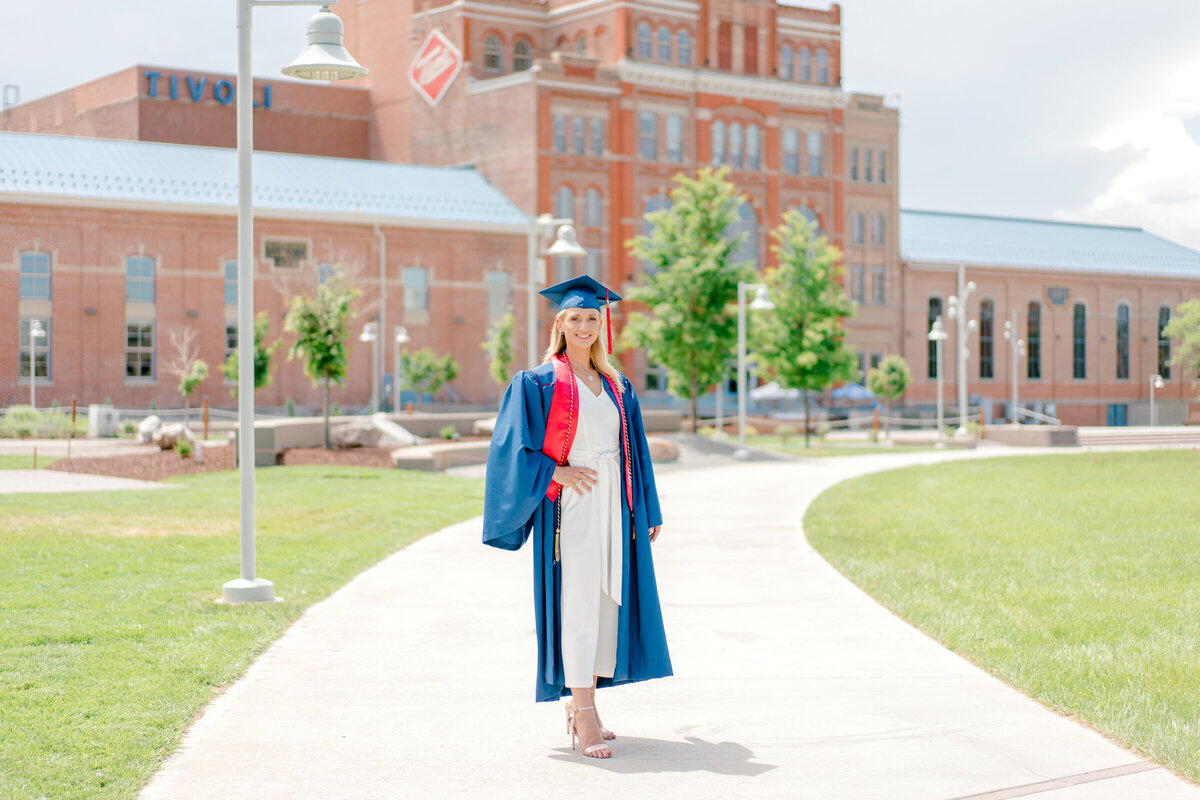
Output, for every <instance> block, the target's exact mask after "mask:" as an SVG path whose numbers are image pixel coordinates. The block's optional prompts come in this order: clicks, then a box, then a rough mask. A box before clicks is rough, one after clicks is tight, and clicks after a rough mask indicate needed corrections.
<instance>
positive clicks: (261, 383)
mask: <svg viewBox="0 0 1200 800" xmlns="http://www.w3.org/2000/svg"><path fill="white" fill-rule="evenodd" d="M270 330H271V320H270V318H269V317H268V316H267V312H265V311H260V312H258V314H257V315H256V316H255V317H254V388H255V389H262V388H263V387H265V386H270V385H271V356H273V355H275V351H276V350H277V349H279V344H280V342H279V340H278V339H276V340H275V341H273V342H271V343H270V344H268V343H267V334H268V333H269V332H270ZM241 335H242V334H241V331H238V338H239V340H240V338H241ZM221 372H222V373H223V374H224V375H225V379H226V380H229V381H233V385H232V386H230V387H229V393H230V394H232V395H233V396H234V397H237V394H238V393H237V383H238V351H237V348H234V350H233V352H232V353H230V354H229V356H228V357H227V358H226V359H225V363H224V364H222V365H221Z"/></svg>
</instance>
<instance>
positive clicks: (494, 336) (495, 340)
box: [481, 306, 516, 387]
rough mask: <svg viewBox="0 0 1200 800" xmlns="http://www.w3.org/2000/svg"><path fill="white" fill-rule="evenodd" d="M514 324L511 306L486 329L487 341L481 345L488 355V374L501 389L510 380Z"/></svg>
mask: <svg viewBox="0 0 1200 800" xmlns="http://www.w3.org/2000/svg"><path fill="white" fill-rule="evenodd" d="M515 324H516V322H515V320H514V319H513V310H512V306H509V307H508V310H507V311H505V312H504V316H502V317H500V319H498V320H496V322H495V324H494V325H492V327H491V328H489V329H488V338H487V341H485V342H484V343H483V344H482V345H481V346H482V347H483V349H484V350H485V351H486V352H487V354H488V374H489V375H490V376H491V377H492V380H494V381H495V382H496V383H497V384H498V385H499V386H501V387H503V386H506V385H507V384H508V381H509V379H510V378H512V364H513V357H514V354H513V328H514V327H515Z"/></svg>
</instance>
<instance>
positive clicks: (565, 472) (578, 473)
mask: <svg viewBox="0 0 1200 800" xmlns="http://www.w3.org/2000/svg"><path fill="white" fill-rule="evenodd" d="M552 477H553V478H554V482H555V483H557V484H559V485H561V486H563V487H565V488H567V489H574V490H575V493H576V494H579V495H583V494H584V493H585V492H590V491H591V490H592V487H593V486H595V485H596V470H594V469H588V468H587V467H555V468H554V475H553V476H552Z"/></svg>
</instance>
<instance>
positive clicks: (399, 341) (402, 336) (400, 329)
mask: <svg viewBox="0 0 1200 800" xmlns="http://www.w3.org/2000/svg"><path fill="white" fill-rule="evenodd" d="M395 337H396V373H395V382H396V403H395V405H394V406H393V407H392V413H394V414H399V413H400V349H401V348H402V347H404V345H406V344H408V343H409V342H411V341H412V339H411V338H410V337H409V335H408V328H406V327H404V326H403V325H397V326H396V332H395Z"/></svg>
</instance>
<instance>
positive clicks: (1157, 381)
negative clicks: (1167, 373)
mask: <svg viewBox="0 0 1200 800" xmlns="http://www.w3.org/2000/svg"><path fill="white" fill-rule="evenodd" d="M1165 385H1166V384H1164V383H1163V379H1162V375H1157V374H1156V375H1151V376H1150V427H1152V428H1153V427H1154V426H1156V425H1158V409H1156V408H1155V407H1154V390H1155V389H1161V388H1163V386H1165Z"/></svg>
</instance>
